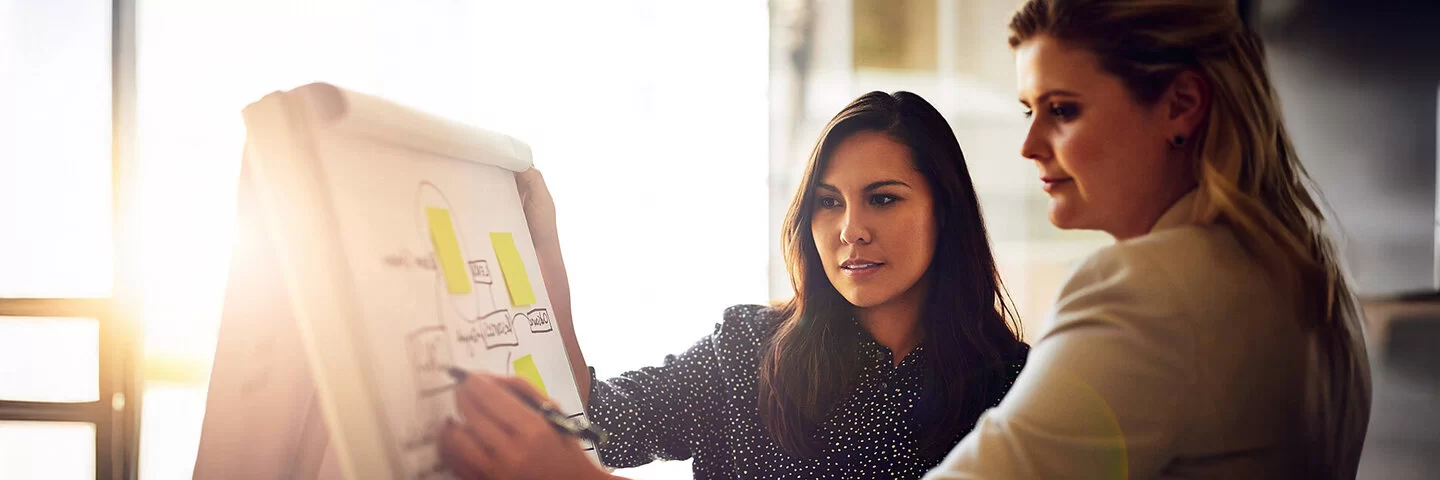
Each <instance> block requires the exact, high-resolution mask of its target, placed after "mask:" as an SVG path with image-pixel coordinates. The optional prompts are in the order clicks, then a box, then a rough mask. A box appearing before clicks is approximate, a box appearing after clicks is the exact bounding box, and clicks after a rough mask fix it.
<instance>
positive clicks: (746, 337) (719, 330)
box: [712, 304, 780, 352]
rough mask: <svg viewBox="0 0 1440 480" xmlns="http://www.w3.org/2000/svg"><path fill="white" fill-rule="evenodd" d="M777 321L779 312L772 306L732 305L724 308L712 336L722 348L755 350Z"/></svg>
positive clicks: (768, 336)
mask: <svg viewBox="0 0 1440 480" xmlns="http://www.w3.org/2000/svg"><path fill="white" fill-rule="evenodd" d="M779 321H780V315H779V312H777V311H776V310H775V309H774V308H772V307H767V306H764V305H752V304H741V305H734V306H731V307H729V308H726V309H725V313H724V315H723V318H722V321H721V322H720V323H717V324H715V333H714V334H713V335H712V338H713V340H714V342H715V343H716V345H717V346H720V347H722V348H729V349H739V350H743V351H745V352H752V351H756V350H758V349H759V348H760V345H763V344H764V343H765V342H766V341H768V340H769V339H770V336H771V335H772V334H773V332H774V327H775V324H776V323H777V322H779Z"/></svg>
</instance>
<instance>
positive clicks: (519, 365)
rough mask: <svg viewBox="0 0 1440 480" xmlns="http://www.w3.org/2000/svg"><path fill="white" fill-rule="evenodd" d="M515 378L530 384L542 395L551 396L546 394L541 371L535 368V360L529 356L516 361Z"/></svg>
mask: <svg viewBox="0 0 1440 480" xmlns="http://www.w3.org/2000/svg"><path fill="white" fill-rule="evenodd" d="M515 376H517V377H520V378H523V379H525V381H527V382H530V385H533V386H534V387H535V389H536V390H539V391H540V394H541V395H544V396H547V397H548V396H550V394H549V393H546V392H545V382H544V381H543V380H540V369H538V368H535V359H534V358H531V357H530V356H529V355H526V356H523V357H520V358H517V359H515Z"/></svg>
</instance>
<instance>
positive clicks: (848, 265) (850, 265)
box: [840, 258, 885, 278]
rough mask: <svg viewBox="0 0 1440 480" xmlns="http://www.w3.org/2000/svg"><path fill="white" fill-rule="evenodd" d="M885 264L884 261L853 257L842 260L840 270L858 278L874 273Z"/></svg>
mask: <svg viewBox="0 0 1440 480" xmlns="http://www.w3.org/2000/svg"><path fill="white" fill-rule="evenodd" d="M883 266H885V263H884V262H877V261H874V260H868V259H864V258H851V259H848V260H845V261H843V262H840V271H842V272H844V273H845V274H846V275H849V276H851V277H857V278H858V277H864V276H868V275H870V274H873V273H875V272H876V271H877V270H879V269H880V267H883Z"/></svg>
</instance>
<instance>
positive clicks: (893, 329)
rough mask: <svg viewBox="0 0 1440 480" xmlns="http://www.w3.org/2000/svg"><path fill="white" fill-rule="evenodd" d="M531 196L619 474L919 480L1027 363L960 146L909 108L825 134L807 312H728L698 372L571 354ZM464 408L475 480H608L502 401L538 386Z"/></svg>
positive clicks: (917, 104) (809, 201) (852, 113)
mask: <svg viewBox="0 0 1440 480" xmlns="http://www.w3.org/2000/svg"><path fill="white" fill-rule="evenodd" d="M517 181H518V183H519V184H520V188H521V191H522V192H527V193H526V195H525V196H526V200H527V202H526V203H527V217H528V218H529V219H530V221H531V223H530V225H531V229H532V233H533V236H534V238H535V239H536V242H537V249H538V250H540V256H541V259H542V260H541V264H542V265H541V268H542V271H543V273H544V277H545V281H546V287H547V289H549V291H550V292H551V295H552V299H556V298H558V299H559V300H557V301H556V302H555V303H556V310H557V312H556V316H557V320H558V321H559V323H560V326H561V332H562V334H563V335H565V336H566V345H567V353H568V354H569V355H570V359H571V361H572V369H573V371H575V372H577V378H576V380H577V382H578V383H579V387H580V391H581V392H583V393H582V397H584V399H585V401H586V402H587V411H588V413H589V416H590V419H591V421H592V422H593V423H594V424H596V425H598V426H600V427H602V428H603V429H605V430H606V431H607V432H609V433H610V441H609V442H608V443H607V444H606V445H604V446H602V447H601V448H600V449H599V451H598V453H599V456H600V459H601V461H602V462H603V463H604V464H605V465H606V466H609V467H631V466H638V465H641V464H645V463H648V462H650V461H652V460H654V459H656V458H660V459H686V458H693V459H694V463H693V468H694V471H695V476H696V478H806V479H815V478H897V479H898V478H919V477H920V476H921V475H923V474H924V473H925V472H926V471H927V470H928V469H930V468H931V467H933V466H935V465H936V464H937V463H939V461H940V460H941V459H942V458H943V457H944V455H945V454H946V452H948V451H950V449H951V448H952V447H953V446H954V445H955V444H956V442H958V441H959V440H960V439H961V438H962V437H963V436H964V435H965V434H966V433H967V432H969V431H970V429H971V428H972V426H973V425H974V422H975V420H976V419H977V418H978V417H979V416H980V414H981V412H983V411H984V410H985V409H987V408H989V407H991V406H993V405H995V404H996V403H997V402H998V401H999V400H1000V398H1001V397H1003V396H1004V395H1005V392H1006V391H1007V390H1008V389H1009V387H1010V384H1011V383H1012V381H1013V380H1014V378H1015V377H1016V375H1017V374H1018V373H1019V372H1020V369H1021V367H1022V366H1023V364H1024V361H1025V357H1026V354H1027V352H1028V350H1029V347H1028V346H1026V345H1025V344H1024V343H1022V342H1021V341H1020V339H1019V338H1018V334H1017V333H1016V332H1017V331H1018V325H1015V323H1017V322H1018V319H1017V318H1016V317H1015V315H1014V313H1013V311H1012V308H1011V307H1010V306H1009V302H1008V298H1007V296H1006V294H1005V290H1004V287H1003V285H1002V283H1001V281H1000V277H999V275H998V273H997V271H996V266H995V260H994V256H993V254H992V252H991V249H990V244H989V240H988V238H987V236H986V233H985V224H984V221H983V218H982V216H981V214H980V204H979V200H978V198H977V196H976V194H975V188H974V185H973V184H972V183H971V180H970V174H969V172H968V170H967V169H966V166H965V159H964V156H963V155H962V153H961V150H960V145H959V142H958V141H957V140H956V139H955V135H954V133H953V132H952V131H951V129H950V126H949V124H948V123H947V122H946V121H945V119H944V118H943V117H942V116H941V115H940V113H939V112H937V111H936V110H935V108H934V107H932V106H931V105H930V104H929V103H927V102H926V101H925V100H924V99H922V98H920V97H919V96H917V95H914V94H911V93H908V92H898V93H895V94H893V95H891V94H885V93H882V92H872V93H869V94H866V95H864V96H861V97H860V98H858V99H857V100H855V101H854V102H852V103H851V104H850V105H848V106H846V107H845V108H844V109H843V110H842V111H841V112H840V113H839V114H837V115H836V116H835V118H834V119H832V120H831V121H830V123H829V125H827V126H826V128H825V130H824V133H822V134H821V136H820V139H819V141H818V142H817V144H816V147H815V149H814V150H813V152H812V153H811V156H810V159H809V163H808V165H807V166H806V169H805V174H804V177H803V180H802V183H801V185H800V189H799V191H798V192H797V193H796V195H795V200H794V202H793V203H792V204H791V207H790V211H789V214H788V215H787V216H786V219H785V225H784V229H783V234H782V239H781V240H782V243H783V248H784V252H785V262H786V266H787V268H788V270H789V272H790V278H791V282H792V284H793V286H794V289H795V297H794V298H793V299H792V300H790V301H789V302H787V303H784V304H783V305H780V306H777V307H774V308H767V307H762V306H755V305H746V306H736V307H731V308H730V309H728V310H726V312H725V315H724V322H723V323H721V324H720V325H718V326H717V328H716V330H715V332H714V333H713V334H711V335H709V336H706V337H705V338H702V339H701V340H700V342H699V343H697V344H696V345H695V346H694V347H692V348H691V349H690V350H688V351H686V352H685V353H683V354H681V355H678V356H671V357H667V359H666V362H665V364H664V365H663V366H659V367H650V368H644V369H641V370H639V371H634V372H628V373H626V374H624V375H622V376H620V377H618V378H613V379H610V380H606V381H600V380H598V379H595V378H594V372H593V370H590V369H589V368H588V366H587V365H586V364H585V363H584V359H583V357H582V356H581V354H580V350H579V348H578V343H577V342H576V341H574V334H573V329H572V328H571V325H570V323H569V318H568V316H569V312H568V310H569V308H568V307H569V305H568V303H569V300H568V296H569V293H568V288H569V287H568V285H566V284H565V276H564V267H563V264H562V263H561V260H560V252H559V248H558V242H555V238H556V236H555V233H554V228H555V227H554V217H553V205H551V202H550V200H549V195H548V193H547V192H546V190H545V187H544V183H543V180H541V179H540V177H539V174H538V173H535V172H533V171H532V172H525V173H522V174H520V175H519V177H518V178H517ZM580 372H589V374H588V375H582V374H580ZM456 391H457V394H456V402H457V404H458V406H459V407H460V410H461V412H462V413H463V414H464V417H465V423H464V424H463V425H462V424H457V425H452V426H450V427H448V428H447V429H446V430H445V432H444V434H443V435H442V441H441V454H442V456H443V457H444V458H445V459H446V463H447V464H448V465H449V466H450V467H451V468H452V469H453V470H454V471H455V472H457V473H458V474H460V475H461V476H462V477H467V478H469V477H475V478H604V477H605V476H606V474H604V473H603V472H601V471H600V470H599V469H596V468H594V466H593V465H591V464H589V462H588V461H586V460H585V459H584V457H583V456H582V455H581V452H580V450H579V448H578V446H577V445H576V442H574V441H573V440H569V439H566V438H564V437H561V436H560V435H558V434H556V433H555V432H554V431H553V430H552V429H550V428H549V427H548V426H547V425H546V424H545V423H544V422H543V421H541V420H540V417H539V416H538V415H535V414H534V413H533V412H529V411H528V410H526V409H525V408H524V407H523V406H522V404H521V403H519V402H518V401H517V399H516V398H515V397H514V396H513V395H511V394H506V393H505V392H514V394H518V395H529V396H534V397H535V398H537V399H539V398H540V396H539V395H538V394H537V393H535V392H534V391H533V390H532V389H529V388H528V385H526V384H524V383H523V381H516V380H515V379H508V378H502V377H497V376H491V375H485V374H475V375H472V376H471V377H470V379H469V380H467V381H466V383H465V384H464V385H463V386H462V388H458V389H457V390H456ZM497 392H498V393H497ZM542 400H543V399H542ZM532 448H533V449H532ZM534 452H547V453H546V454H544V455H537V454H534Z"/></svg>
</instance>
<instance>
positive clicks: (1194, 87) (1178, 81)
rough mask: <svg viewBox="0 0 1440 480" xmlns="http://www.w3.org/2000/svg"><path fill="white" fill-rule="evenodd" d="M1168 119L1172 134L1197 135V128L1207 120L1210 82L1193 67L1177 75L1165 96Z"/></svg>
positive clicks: (1188, 136) (1164, 106) (1187, 136)
mask: <svg viewBox="0 0 1440 480" xmlns="http://www.w3.org/2000/svg"><path fill="white" fill-rule="evenodd" d="M1163 101H1164V105H1163V108H1164V111H1165V112H1166V116H1165V118H1166V120H1169V122H1170V123H1171V128H1172V129H1173V131H1172V132H1170V135H1184V136H1185V138H1187V139H1189V138H1192V137H1194V136H1195V134H1196V132H1195V129H1196V128H1199V126H1200V123H1201V122H1203V121H1205V114H1206V112H1208V111H1209V110H1210V82H1207V81H1206V80H1205V77H1204V76H1201V75H1200V72H1197V71H1195V70H1193V69H1187V70H1185V71H1183V72H1180V74H1179V75H1176V76H1175V80H1173V81H1171V82H1170V89H1169V90H1168V91H1167V92H1165V96H1164V97H1163Z"/></svg>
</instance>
